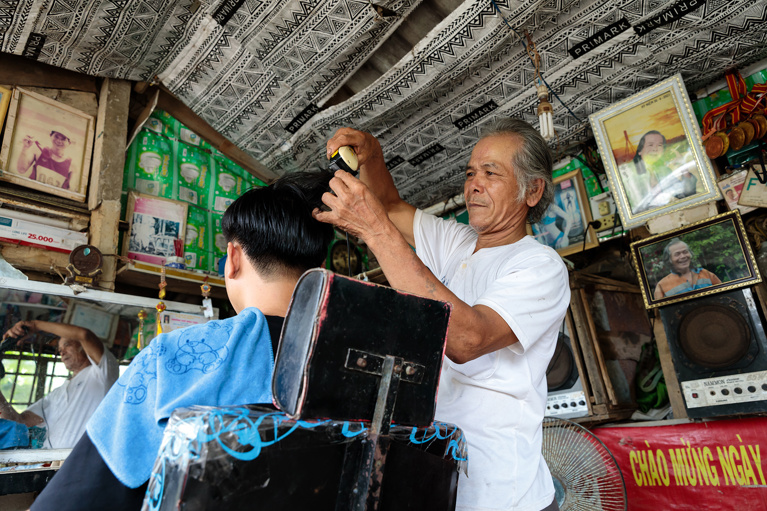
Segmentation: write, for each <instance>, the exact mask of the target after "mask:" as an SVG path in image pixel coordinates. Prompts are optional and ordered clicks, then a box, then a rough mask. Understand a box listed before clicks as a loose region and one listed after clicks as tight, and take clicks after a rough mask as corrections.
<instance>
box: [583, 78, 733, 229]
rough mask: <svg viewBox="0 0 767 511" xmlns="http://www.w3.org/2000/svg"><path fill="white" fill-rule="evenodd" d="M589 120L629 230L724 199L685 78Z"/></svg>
mask: <svg viewBox="0 0 767 511" xmlns="http://www.w3.org/2000/svg"><path fill="white" fill-rule="evenodd" d="M589 120H590V121H591V127H592V129H593V130H594V137H595V138H596V140H597V145H598V147H599V152H600V154H601V155H602V161H603V162H604V166H605V169H606V171H607V177H608V179H609V181H610V190H611V191H612V192H613V197H614V198H615V201H616V203H617V204H618V213H619V214H620V217H621V221H622V223H623V226H624V227H625V228H627V229H630V228H633V227H638V226H640V225H642V224H644V223H645V222H647V220H649V219H651V218H654V217H656V216H659V215H664V214H667V213H671V212H673V211H677V210H680V209H684V208H689V207H691V206H695V205H697V204H702V203H704V202H709V201H712V200H716V199H719V198H720V197H721V194H720V192H719V188H718V187H717V186H716V180H715V178H714V172H713V170H712V168H711V161H710V160H709V159H708V157H707V156H706V153H705V150H704V149H703V145H702V142H701V136H700V130H699V128H698V123H697V121H696V120H695V117H694V115H693V114H692V107H691V105H690V98H689V97H688V96H687V92H686V90H685V88H684V83H683V82H682V78H681V76H680V75H675V76H672V77H671V78H669V79H667V80H663V81H662V82H659V83H657V84H655V85H653V86H652V87H649V88H648V89H645V90H644V91H642V92H640V93H638V94H635V95H633V96H631V97H629V98H627V99H624V100H622V101H619V102H618V103H615V104H614V105H611V106H609V107H608V108H606V109H604V110H601V111H599V112H597V113H595V114H592V115H591V116H590V117H589Z"/></svg>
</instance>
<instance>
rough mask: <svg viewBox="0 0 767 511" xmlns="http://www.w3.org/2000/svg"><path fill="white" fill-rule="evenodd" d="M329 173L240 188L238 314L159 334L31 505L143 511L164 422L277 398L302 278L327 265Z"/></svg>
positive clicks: (234, 251)
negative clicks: (316, 213) (200, 409)
mask: <svg viewBox="0 0 767 511" xmlns="http://www.w3.org/2000/svg"><path fill="white" fill-rule="evenodd" d="M330 177H331V175H330V174H329V173H309V172H301V173H295V174H290V175H288V176H285V177H283V178H280V179H278V180H277V181H275V182H274V183H273V184H271V185H269V186H267V187H265V188H257V189H253V190H250V191H248V192H246V193H245V194H243V195H242V196H241V197H240V198H239V199H237V200H236V201H234V202H233V203H232V204H231V205H230V206H229V208H228V209H227V210H226V213H224V217H223V230H224V234H225V236H226V239H227V242H228V245H227V260H226V267H225V272H224V279H225V282H226V291H227V294H228V295H229V301H230V302H231V304H232V306H233V307H234V309H235V310H236V311H237V316H235V317H232V318H228V319H224V320H218V321H209V322H208V323H205V324H201V325H195V326H191V327H188V328H184V329H181V330H175V331H173V332H170V333H168V334H161V335H159V336H158V337H157V338H155V339H154V340H153V341H152V342H151V343H150V344H149V345H148V346H147V347H146V348H144V349H143V350H142V351H141V352H140V353H139V354H138V355H137V356H136V358H135V359H134V360H133V361H132V362H131V365H130V366H129V367H128V370H127V371H126V372H125V374H123V375H122V376H121V377H120V379H119V380H118V381H117V383H116V384H115V385H114V386H113V387H112V390H111V391H110V392H109V394H107V396H106V397H105V398H104V400H103V401H102V403H101V405H100V406H99V408H98V409H97V410H96V412H95V413H94V414H93V416H92V417H91V420H90V421H89V422H88V426H87V429H86V434H85V435H83V436H82V438H81V439H80V441H79V442H78V444H77V445H76V446H75V448H74V449H73V451H72V453H71V454H70V456H69V457H68V458H67V460H66V462H65V463H64V465H63V466H62V468H61V469H60V470H59V472H58V473H57V474H56V476H55V477H54V478H53V479H52V480H51V482H50V483H49V484H48V486H47V487H46V488H45V489H44V490H43V492H42V493H41V494H40V496H39V497H38V498H37V499H36V500H35V502H34V503H33V505H32V507H31V510H32V511H39V510H44V509H55V510H57V511H64V510H70V509H71V510H80V511H83V510H103V509H109V510H110V511H118V510H138V509H140V508H141V504H142V501H143V498H144V494H145V492H146V486H147V482H148V480H149V476H150V474H151V471H152V466H153V464H154V460H155V458H156V456H157V452H158V450H159V448H160V443H161V441H162V436H163V432H164V430H165V425H166V424H167V420H168V418H169V417H170V415H171V413H172V412H173V410H175V409H176V408H180V407H185V406H191V405H207V406H228V405H241V404H249V403H271V377H272V371H273V368H274V353H275V351H276V349H277V342H278V340H279V336H280V330H281V328H282V322H283V319H284V317H285V314H286V313H287V309H288V305H289V303H290V298H291V296H292V293H293V288H294V287H295V284H296V282H297V281H298V278H299V277H300V276H301V275H302V274H303V273H304V272H305V271H306V270H308V269H310V268H315V267H318V266H320V265H321V264H322V261H323V260H324V258H325V256H326V254H327V247H328V245H329V244H330V242H331V241H332V239H333V228H332V226H330V225H329V224H323V223H320V222H318V221H317V220H315V219H314V218H313V217H312V210H313V209H314V208H315V207H318V206H319V205H320V204H321V203H322V201H321V197H322V194H323V193H324V192H325V191H326V190H327V189H328V181H329V179H330Z"/></svg>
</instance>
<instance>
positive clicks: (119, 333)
mask: <svg viewBox="0 0 767 511" xmlns="http://www.w3.org/2000/svg"><path fill="white" fill-rule="evenodd" d="M157 302H158V299H156V298H154V299H152V298H146V297H139V296H132V295H125V294H120V293H109V292H104V291H96V290H87V291H85V292H82V293H79V294H75V293H74V292H73V291H72V289H70V288H69V287H68V286H64V285H56V284H49V283H44V282H34V281H28V280H17V279H10V278H0V334H3V333H5V331H6V330H8V329H9V328H11V327H12V326H13V325H14V324H16V323H17V322H18V321H22V320H33V319H36V320H42V321H50V322H57V323H67V324H72V325H77V326H81V327H84V328H88V329H89V330H91V331H92V332H93V333H94V334H96V336H97V337H99V338H100V339H101V340H102V342H103V343H104V346H105V348H106V349H108V350H110V351H111V352H112V354H113V355H114V356H115V358H117V360H118V362H119V363H120V374H122V371H123V370H124V368H125V367H127V365H128V363H129V361H130V359H132V358H133V356H135V354H136V353H138V349H137V348H136V341H137V339H138V332H139V329H141V331H142V335H143V341H142V343H143V344H148V343H149V342H150V341H151V339H153V338H154V337H155V336H156V334H157V311H156V309H155V306H156V305H157ZM163 302H164V303H165V305H166V310H165V311H164V312H163V313H162V314H161V316H160V322H161V324H162V331H163V332H168V331H171V330H174V329H177V328H182V327H184V326H189V325H191V324H196V323H203V322H205V321H206V319H205V317H204V316H203V313H202V307H201V305H192V304H186V303H179V302H172V301H166V300H163ZM141 310H144V311H145V312H146V319H144V321H143V322H140V321H139V317H138V314H139V311H141ZM217 316H218V311H217V310H215V309H214V317H217ZM55 340H56V336H54V335H52V334H48V333H44V332H39V333H36V334H34V335H32V336H30V338H29V339H28V341H27V342H25V343H24V344H23V346H22V347H12V348H9V349H7V350H6V351H5V352H4V353H0V360H1V361H0V363H2V365H3V368H4V369H5V376H4V377H3V378H2V379H0V391H2V392H3V395H4V396H5V397H6V399H7V400H8V401H9V402H10V403H11V404H12V405H13V406H14V408H15V409H16V410H17V411H18V412H20V413H21V412H23V411H24V410H26V408H27V406H29V405H30V404H32V403H34V402H35V401H37V400H38V399H41V398H42V397H43V396H44V395H47V394H48V393H50V392H51V391H52V390H53V389H55V388H57V387H58V386H60V385H61V384H63V383H64V382H65V381H66V380H67V379H68V378H69V376H70V374H69V371H68V370H67V369H66V367H65V366H64V363H63V362H62V361H61V358H60V357H59V356H58V354H57V352H56V341H55ZM29 431H30V435H29V436H30V446H29V447H24V448H18V451H19V453H21V452H22V451H29V450H30V448H31V449H34V450H45V449H44V448H43V447H42V445H41V444H42V442H40V441H39V438H38V437H37V436H36V435H40V434H41V433H42V432H41V431H38V430H36V428H30V430H29Z"/></svg>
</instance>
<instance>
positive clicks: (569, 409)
mask: <svg viewBox="0 0 767 511" xmlns="http://www.w3.org/2000/svg"><path fill="white" fill-rule="evenodd" d="M575 356H576V355H575V354H574V353H573V342H572V340H571V339H570V332H569V331H568V328H567V321H564V322H562V326H561V327H560V329H559V338H558V339H557V347H556V348H555V349H554V355H552V357H551V361H550V362H549V366H548V368H547V369H546V383H547V385H548V396H547V399H546V416H547V417H559V418H562V419H573V418H577V417H585V416H587V415H588V414H589V408H588V405H587V404H586V394H585V393H584V391H583V385H582V382H581V377H580V374H579V372H578V365H577V363H576V361H575Z"/></svg>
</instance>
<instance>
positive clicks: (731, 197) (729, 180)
mask: <svg viewBox="0 0 767 511" xmlns="http://www.w3.org/2000/svg"><path fill="white" fill-rule="evenodd" d="M747 174H748V170H745V169H744V170H739V171H737V172H733V173H732V174H725V175H724V176H722V177H721V178H719V181H718V182H717V184H718V185H719V189H720V190H721V191H722V197H724V201H725V202H726V203H727V208H728V209H729V210H730V211H733V210H736V209H737V210H738V211H740V214H741V215H743V214H745V213H749V212H751V211H753V210H755V209H756V208H754V207H752V206H743V205H741V204H738V200H739V199H740V193H741V192H742V191H743V184H744V183H745V182H746V175H747Z"/></svg>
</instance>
